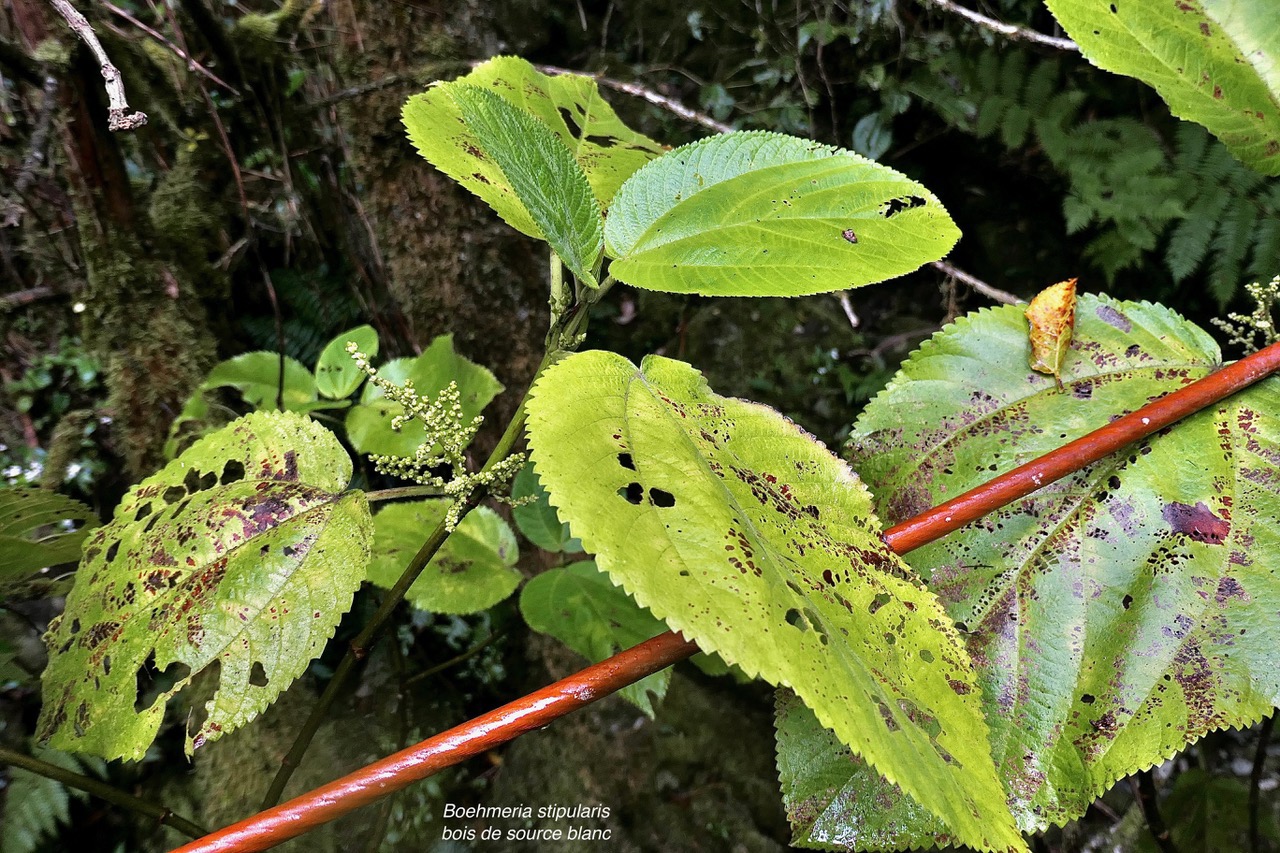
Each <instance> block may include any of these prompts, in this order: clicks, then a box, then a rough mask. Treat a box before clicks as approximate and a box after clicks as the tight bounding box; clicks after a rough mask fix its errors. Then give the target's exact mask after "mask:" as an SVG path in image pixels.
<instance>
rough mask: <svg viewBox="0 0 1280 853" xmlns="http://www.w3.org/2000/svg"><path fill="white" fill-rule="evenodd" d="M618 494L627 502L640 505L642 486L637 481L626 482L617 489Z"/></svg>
mask: <svg viewBox="0 0 1280 853" xmlns="http://www.w3.org/2000/svg"><path fill="white" fill-rule="evenodd" d="M618 495H619V496H620V497H624V498H626V499H627V503H629V504H634V505H636V506H639V505H640V501H642V500H644V486H641V485H640V484H639V483H628V484H627V485H626V486H624V487H623V488H621V489H618Z"/></svg>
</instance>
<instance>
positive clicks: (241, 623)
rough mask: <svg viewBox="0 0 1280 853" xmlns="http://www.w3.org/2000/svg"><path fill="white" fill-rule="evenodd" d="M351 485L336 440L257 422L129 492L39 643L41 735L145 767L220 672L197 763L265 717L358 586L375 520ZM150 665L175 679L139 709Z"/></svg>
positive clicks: (294, 426) (196, 741)
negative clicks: (193, 687) (171, 718)
mask: <svg viewBox="0 0 1280 853" xmlns="http://www.w3.org/2000/svg"><path fill="white" fill-rule="evenodd" d="M350 479H351V460H350V458H349V457H348V456H347V454H346V452H345V451H344V450H343V449H342V445H340V444H339V443H338V441H337V439H336V438H335V437H334V435H333V433H331V432H329V431H328V430H326V429H324V428H322V427H320V426H319V425H317V424H315V423H313V422H311V421H310V420H308V419H307V418H304V417H301V416H299V415H296V414H291V413H285V412H257V413H254V414H251V415H248V416H246V417H243V418H241V419H240V420H238V421H235V422H234V423H232V424H230V425H229V426H227V427H226V428H225V429H222V430H219V431H218V432H216V433H214V434H212V435H209V436H207V437H205V438H203V439H201V440H200V441H199V442H197V443H196V444H194V445H192V447H191V448H190V449H188V450H187V451H186V452H185V453H183V454H182V455H181V456H179V457H178V458H177V459H175V460H174V461H173V462H170V463H169V464H168V465H167V466H165V468H163V469H162V470H161V471H159V472H158V473H156V474H154V475H152V476H151V477H148V478H147V479H145V480H143V481H142V482H141V483H140V484H138V485H137V486H135V487H134V488H133V489H131V490H130V491H129V493H128V494H127V495H125V497H124V500H122V501H121V502H120V505H119V506H118V507H117V508H116V512H115V518H114V519H113V520H112V521H111V523H110V524H108V525H107V526H105V527H101V528H99V529H98V530H97V531H95V532H94V534H93V536H92V537H90V538H89V540H88V541H87V542H86V543H85V547H84V558H83V560H82V561H81V564H80V570H79V572H78V573H77V575H76V582H75V586H74V587H73V588H72V590H71V593H70V595H69V596H68V597H67V605H66V610H65V612H64V613H63V614H62V615H61V616H60V617H59V618H58V619H57V620H56V621H55V623H54V624H53V625H51V626H50V629H49V633H48V634H47V635H46V636H45V641H46V643H47V645H48V646H49V650H50V656H49V667H48V669H47V670H45V674H44V705H43V708H42V709H41V712H40V722H39V727H38V728H39V736H40V737H41V738H43V739H49V740H50V742H51V743H52V744H53V745H54V746H57V747H59V748H63V749H69V750H73V751H76V752H88V753H92V754H95V755H101V756H103V757H105V758H128V759H133V760H137V759H140V758H142V756H143V754H144V753H145V752H146V750H147V747H148V746H150V744H151V742H152V740H154V739H155V736H156V732H157V730H158V729H159V727H160V722H161V720H162V718H163V716H164V709H165V705H166V704H167V702H168V700H169V699H170V698H171V697H172V696H173V695H174V694H176V693H177V692H178V691H179V690H181V689H182V688H183V687H185V686H186V685H187V684H188V683H189V682H190V681H191V678H192V677H193V676H194V675H195V674H196V673H198V672H200V671H201V670H203V669H205V668H208V667H210V666H211V665H214V664H217V670H218V673H219V676H218V677H219V683H218V688H217V691H216V692H215V693H214V695H213V698H212V699H210V700H209V702H208V704H207V705H206V706H205V708H204V710H205V712H206V713H207V718H206V719H205V720H204V722H203V724H202V725H200V726H199V729H198V731H195V732H190V731H189V732H188V737H187V750H188V752H190V751H191V750H192V749H194V748H196V747H199V746H200V745H201V744H203V743H204V742H205V741H208V740H214V739H216V738H218V737H219V736H220V735H222V734H225V733H227V732H229V731H232V730H233V729H236V728H238V727H239V726H241V725H243V724H245V723H247V722H248V721H250V720H252V719H253V718H254V717H255V716H257V715H258V714H259V713H260V712H261V711H262V710H263V709H264V708H266V707H267V705H269V704H270V703H271V702H272V701H273V700H274V699H275V697H276V696H277V695H279V694H280V692H281V691H283V690H284V689H285V688H286V687H288V686H289V684H290V683H291V682H292V681H293V680H294V679H295V678H297V677H298V676H299V675H301V674H302V672H303V671H304V670H305V669H306V667H307V664H308V663H309V662H310V661H311V659H312V658H314V657H316V656H317V655H318V654H319V653H320V651H321V650H322V649H323V648H324V645H325V643H326V642H327V641H328V639H329V637H330V636H332V634H333V631H334V629H335V628H336V627H337V624H338V622H339V620H340V619H341V618H342V614H343V613H345V612H346V611H347V608H348V607H350V605H351V597H352V595H353V594H354V592H355V590H356V588H357V587H358V586H359V585H360V582H361V580H363V579H364V574H365V572H364V567H365V564H366V562H367V561H368V559H369V539H370V537H371V534H372V526H373V525H372V522H371V519H370V517H369V508H368V503H367V502H366V500H365V497H364V493H363V492H358V491H348V492H344V491H343V489H344V488H345V487H346V485H347V482H348V481H349V480H350ZM173 665H176V666H173ZM171 666H173V669H172V670H170V667H171ZM152 669H159V670H164V671H170V672H176V673H177V678H176V682H175V683H174V685H173V687H172V689H169V690H165V691H162V692H161V694H160V696H159V698H157V699H156V700H155V702H154V703H152V704H151V705H150V706H149V707H136V708H135V703H137V704H138V705H139V706H141V705H142V704H144V703H142V702H140V701H139V699H140V697H139V696H138V690H139V688H138V676H139V674H140V673H142V674H143V675H144V677H145V675H146V674H148V673H150V672H151V671H152Z"/></svg>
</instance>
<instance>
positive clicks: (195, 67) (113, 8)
mask: <svg viewBox="0 0 1280 853" xmlns="http://www.w3.org/2000/svg"><path fill="white" fill-rule="evenodd" d="M100 2H101V3H102V8H104V9H106V10H107V11H108V12H111V13H112V14H113V15H119V16H120V17H121V18H124V19H125V20H126V21H128V22H129V23H131V24H133V25H134V26H135V27H137V28H138V29H140V30H142V31H143V32H144V33H146V34H147V35H149V36H151V38H153V39H155V40H156V41H158V42H160V44H162V45H164V46H165V47H167V48H168V49H169V50H170V51H171V52H172V53H173V54H174V55H175V56H177V57H178V58H179V59H181V60H183V61H184V62H186V63H187V69H188V70H189V71H195V72H197V73H198V74H201V75H202V76H204V77H207V78H208V79H209V80H210V81H212V82H213V83H216V84H217V85H219V86H221V87H222V88H224V89H226V90H227V91H228V92H230V93H231V94H233V95H235V96H236V97H239V96H240V91H239V90H238V89H237V88H236V87H235V86H232V85H231V84H230V83H228V82H227V81H225V80H223V79H222V78H221V77H219V76H218V75H217V74H214V73H213V72H212V71H210V70H209V69H208V68H205V67H204V66H203V65H201V64H200V63H199V62H196V61H195V60H194V59H192V58H191V55H190V54H189V53H187V51H185V50H183V49H182V48H181V47H179V46H178V45H176V44H174V43H173V42H171V41H169V39H167V38H165V37H164V35H163V34H162V33H160V32H158V31H157V30H154V29H152V28H151V27H149V26H147V25H146V24H144V23H142V21H139V20H138V19H137V18H135V17H134V16H133V15H132V14H131V13H130V12H129V11H128V10H127V9H121V8H120V7H119V6H117V5H116V4H114V3H112V2H110V0H100Z"/></svg>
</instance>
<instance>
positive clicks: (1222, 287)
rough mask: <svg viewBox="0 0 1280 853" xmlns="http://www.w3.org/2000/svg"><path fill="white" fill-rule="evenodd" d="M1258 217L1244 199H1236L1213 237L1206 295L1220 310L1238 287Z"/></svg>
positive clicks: (1253, 206) (1252, 207)
mask: <svg viewBox="0 0 1280 853" xmlns="http://www.w3.org/2000/svg"><path fill="white" fill-rule="evenodd" d="M1257 217H1258V209H1257V207H1256V206H1255V205H1253V204H1252V203H1251V202H1249V201H1247V200H1236V201H1235V202H1234V203H1233V204H1232V205H1231V206H1230V207H1229V208H1228V210H1227V211H1226V215H1225V216H1224V217H1223V218H1222V225H1221V227H1220V228H1219V229H1218V233H1217V236H1215V237H1214V240H1213V249H1214V254H1213V258H1212V260H1211V262H1210V264H1209V292H1210V293H1212V294H1213V296H1214V298H1215V299H1217V300H1218V305H1219V307H1221V308H1225V307H1226V305H1227V303H1228V302H1230V301H1231V297H1233V296H1235V293H1236V289H1237V288H1238V287H1239V286H1240V279H1241V278H1242V277H1243V275H1244V259H1245V255H1246V254H1247V253H1248V251H1249V244H1250V238H1251V237H1252V236H1253V228H1254V225H1255V223H1256V221H1257Z"/></svg>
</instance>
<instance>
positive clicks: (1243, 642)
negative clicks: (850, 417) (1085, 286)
mask: <svg viewBox="0 0 1280 853" xmlns="http://www.w3.org/2000/svg"><path fill="white" fill-rule="evenodd" d="M1027 353H1028V343H1027V322H1026V319H1025V317H1024V316H1023V314H1022V311H1021V309H1020V308H1018V307H1016V306H1012V307H1008V308H1000V309H997V310H986V311H981V312H978V313H976V314H973V315H970V316H968V317H965V318H962V319H961V320H960V321H958V322H957V323H956V324H955V325H953V326H950V327H948V328H947V329H945V330H943V331H942V332H940V333H939V334H937V335H936V336H934V338H933V339H932V340H931V341H928V342H926V343H925V344H924V346H922V347H921V349H920V350H919V351H918V352H917V353H916V354H915V355H913V356H912V357H911V359H910V360H908V362H907V363H906V364H905V365H904V366H903V369H902V372H901V373H900V374H899V375H898V376H897V377H896V378H895V379H894V380H893V382H892V383H891V384H890V385H889V387H888V388H887V389H886V390H885V391H884V392H883V393H882V394H881V395H880V396H878V397H877V398H876V399H875V400H874V401H873V402H872V403H871V405H870V406H868V407H867V409H866V410H865V412H864V413H863V415H862V416H861V417H860V418H859V420H858V422H857V424H856V425H855V427H854V429H853V432H852V435H851V437H850V445H849V447H850V452H851V455H852V459H853V464H854V467H855V468H856V469H857V470H858V471H859V472H860V473H861V474H862V476H863V477H864V478H866V480H867V482H868V484H869V485H870V487H871V488H872V490H873V491H874V493H875V495H876V506H877V508H878V510H879V511H880V513H881V514H882V517H884V518H885V519H886V521H887V522H898V521H901V520H903V519H906V518H908V517H910V516H913V515H915V514H916V513H918V512H919V511H920V510H922V509H924V508H926V507H930V506H934V505H936V504H938V503H940V502H942V501H944V500H946V499H948V498H950V497H953V496H955V495H957V494H960V493H962V492H964V491H966V490H968V489H969V488H971V487H973V486H975V485H978V484H979V483H981V482H984V481H986V480H988V479H990V478H992V477H995V476H997V475H998V474H1000V473H1002V472H1004V471H1007V470H1009V469H1011V468H1013V467H1014V466H1016V465H1019V464H1021V463H1023V462H1026V461H1028V460H1030V459H1032V458H1034V457H1036V456H1039V455H1041V454H1043V453H1045V452H1047V451H1048V450H1051V449H1053V448H1056V447H1058V446H1060V445H1062V444H1065V443H1066V442H1068V441H1070V440H1072V439H1074V438H1077V437H1078V436H1081V435H1083V434H1085V433H1086V432H1089V431H1090V430H1092V429H1095V428H1097V427H1099V426H1102V425H1104V424H1106V423H1108V422H1110V421H1111V420H1112V419H1113V418H1114V416H1115V415H1116V413H1118V412H1124V411H1132V410H1134V409H1136V408H1138V407H1139V406H1141V405H1143V404H1145V403H1146V402H1147V401H1148V400H1151V399H1154V398H1155V397H1157V396H1160V395H1162V394H1164V393H1167V392H1169V391H1172V390H1174V389H1176V388H1179V387H1181V386H1183V385H1185V384H1187V383H1189V382H1191V381H1193V380H1195V379H1197V378H1199V377H1201V376H1204V375H1205V374H1207V373H1209V372H1210V371H1211V370H1212V369H1214V368H1215V367H1216V366H1217V365H1218V363H1219V360H1220V356H1219V352H1218V348H1217V346H1216V345H1215V344H1214V342H1213V340H1212V339H1211V338H1210V337H1209V336H1208V335H1207V334H1205V333H1204V332H1203V331H1202V330H1201V329H1199V328H1197V327H1196V326H1194V325H1192V324H1191V323H1189V322H1187V321H1186V320H1184V319H1183V318H1181V317H1180V316H1178V315H1177V314H1175V313H1174V312H1172V311H1169V310H1168V309H1165V308H1162V307H1160V306H1156V305H1151V304H1149V303H1140V302H1118V301H1115V300H1112V299H1109V298H1107V297H1104V296H1092V295H1084V296H1082V297H1081V298H1080V301H1079V304H1078V307H1077V310H1076V332H1075V340H1074V341H1073V343H1072V345H1071V348H1070V350H1069V351H1068V353H1067V356H1066V359H1065V361H1064V363H1063V367H1062V375H1061V378H1062V383H1063V386H1064V387H1063V390H1061V391H1060V390H1058V388H1057V386H1056V384H1055V383H1054V381H1053V379H1052V378H1050V377H1045V376H1040V375H1038V374H1035V373H1032V372H1031V371H1029V370H1027V369H1026V368H1025V367H1024V365H1025V364H1026V358H1027ZM1278 413H1280V381H1277V380H1276V379H1270V380H1267V381H1265V382H1263V383H1261V384H1259V385H1256V386H1254V387H1253V388H1251V389H1249V390H1247V391H1244V392H1241V393H1239V394H1236V395H1235V396H1233V397H1230V398H1228V399H1227V400H1226V401H1224V402H1222V403H1218V404H1216V405H1214V406H1212V407H1210V408H1208V409H1206V410H1204V411H1202V412H1200V413H1199V414H1197V415H1194V416H1192V417H1190V418H1188V419H1186V420H1183V421H1181V422H1180V423H1178V424H1177V425H1175V426H1174V427H1173V428H1172V429H1171V430H1169V431H1165V432H1162V433H1160V434H1157V435H1156V436H1153V437H1151V438H1149V439H1146V440H1144V441H1142V442H1139V443H1138V444H1136V445H1134V446H1133V447H1131V448H1129V449H1128V450H1126V451H1122V452H1120V453H1118V454H1115V455H1113V456H1110V457H1107V458H1105V459H1103V460H1101V461H1099V462H1097V463H1095V464H1093V465H1091V466H1089V467H1088V468H1086V469H1084V470H1083V471H1081V472H1080V473H1078V474H1076V475H1074V476H1072V477H1069V478H1067V479H1064V480H1062V481H1059V482H1058V483H1055V484H1052V485H1048V486H1045V487H1044V488H1043V489H1041V490H1040V491H1038V492H1036V493H1035V494H1033V495H1030V496H1028V497H1026V498H1023V499H1021V500H1019V501H1016V502H1014V503H1012V504H1010V505H1009V506H1007V507H1005V508H1004V509H1002V510H1000V511H998V512H996V513H993V514H991V515H990V516H988V517H986V518H985V519H983V520H982V521H979V522H975V523H974V524H971V525H969V526H968V527H966V528H964V529H963V530H961V531H958V532H956V533H954V534H952V535H951V536H949V537H947V538H946V539H943V540H941V541H940V542H937V543H934V544H932V545H928V546H925V547H923V548H920V549H917V550H915V551H913V552H912V553H911V554H910V556H909V562H910V563H911V565H912V566H913V567H914V568H915V569H916V570H917V571H919V572H920V573H921V574H922V575H923V576H924V577H926V578H929V582H930V586H931V587H932V588H933V589H934V591H935V592H937V593H938V595H939V596H940V597H941V599H942V600H943V602H944V603H945V604H946V606H947V611H948V613H949V614H950V616H951V618H952V619H954V620H956V621H957V622H958V623H960V625H961V626H963V627H962V630H963V631H965V632H966V633H967V639H968V646H969V649H970V650H971V652H972V653H973V655H974V660H975V661H976V663H977V665H978V668H979V679H980V682H981V684H982V689H983V697H984V701H985V703H986V707H987V716H988V720H989V722H990V723H991V739H992V740H991V742H992V749H993V752H994V754H995V758H996V764H997V766H998V767H999V769H1000V773H1001V776H1002V778H1004V779H1005V781H1006V787H1007V790H1008V792H1009V795H1010V802H1011V805H1012V808H1013V811H1014V814H1015V816H1016V817H1017V818H1018V820H1019V823H1020V825H1021V827H1022V828H1023V829H1024V830H1027V831H1031V830H1037V829H1040V828H1042V827H1044V826H1047V825H1049V824H1060V823H1064V822H1065V821H1067V820H1070V819H1072V818H1074V817H1077V816H1079V815H1081V814H1083V813H1084V811H1085V809H1086V808H1087V807H1088V805H1089V803H1091V802H1092V801H1093V800H1094V799H1095V798H1096V797H1097V796H1098V795H1100V794H1101V793H1102V792H1103V791H1105V790H1106V789H1107V788H1109V787H1110V786H1111V785H1112V784H1113V783H1114V782H1116V781H1117V780H1118V779H1120V778H1123V777H1124V776H1127V775H1129V774H1131V773H1134V772H1136V771H1139V770H1143V769H1145V768H1148V767H1151V766H1153V765H1155V764H1158V763H1160V762H1162V761H1164V760H1165V759H1166V758H1167V757H1168V756H1170V755H1172V754H1173V753H1174V752H1176V751H1178V750H1180V749H1182V748H1184V747H1186V746H1187V745H1188V744H1190V743H1192V742H1194V741H1195V740H1197V739H1199V738H1200V737H1202V736H1203V735H1204V734H1205V733H1206V732H1209V731H1212V730H1214V729H1218V728H1225V727H1231V726H1246V725H1249V724H1251V723H1253V722H1254V721H1256V720H1257V719H1259V718H1260V717H1261V716H1263V715H1264V714H1267V713H1269V712H1270V709H1271V707H1272V705H1273V704H1276V703H1280V657H1277V653H1276V646H1275V643H1274V642H1273V638H1272V627H1273V625H1274V621H1275V614H1276V612H1277V611H1278V610H1280V584H1277V583H1276V581H1275V579H1274V578H1273V577H1272V575H1271V571H1270V569H1269V568H1268V566H1271V565H1274V564H1275V562H1276V561H1277V560H1280V531H1277V528H1276V525H1275V518H1276V517H1277V516H1278V515H1280V497H1278V494H1280V479H1278V478H1277V474H1276V466H1277V464H1278V463H1280V421H1278V420H1277V414H1278ZM873 782H874V780H871V782H870V783H869V782H868V780H866V779H865V778H863V779H857V778H854V779H851V780H850V782H849V787H850V790H856V791H859V792H860V794H859V796H881V794H882V793H883V792H882V791H880V790H877V787H876V785H874V784H871V783H873ZM868 785H869V787H868ZM886 796H887V795H886Z"/></svg>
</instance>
